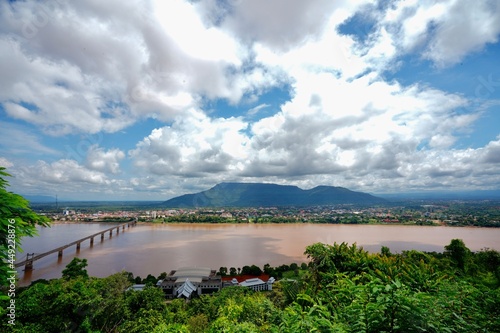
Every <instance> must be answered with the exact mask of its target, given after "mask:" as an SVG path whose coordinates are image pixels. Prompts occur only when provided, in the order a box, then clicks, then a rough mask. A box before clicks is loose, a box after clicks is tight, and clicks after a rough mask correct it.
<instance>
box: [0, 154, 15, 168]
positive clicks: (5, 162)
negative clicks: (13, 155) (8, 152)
mask: <svg viewBox="0 0 500 333" xmlns="http://www.w3.org/2000/svg"><path fill="white" fill-rule="evenodd" d="M0 166H3V167H4V168H10V167H13V166H14V163H12V162H11V161H9V160H8V159H6V158H5V157H0Z"/></svg>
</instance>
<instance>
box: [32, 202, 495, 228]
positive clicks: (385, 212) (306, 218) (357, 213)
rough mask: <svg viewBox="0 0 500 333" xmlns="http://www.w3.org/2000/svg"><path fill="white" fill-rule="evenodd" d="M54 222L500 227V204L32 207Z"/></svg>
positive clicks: (88, 205)
mask: <svg viewBox="0 0 500 333" xmlns="http://www.w3.org/2000/svg"><path fill="white" fill-rule="evenodd" d="M34 209H36V210H37V211H38V212H39V213H41V214H44V215H47V216H48V217H49V218H50V219H51V220H52V221H55V222H123V221H130V220H136V221H138V222H149V223H326V224H410V225H429V226H432V225H442V226H443V225H444V226H482V227H500V202H497V201H486V200H485V201H436V202H432V201H429V202H414V201H409V202H404V203H397V204H392V205H386V206H375V207H366V206H365V207H363V206H356V205H347V204H346V205H335V206H314V207H255V208H184V209H183V208H169V209H166V208H161V207H155V206H154V205H144V204H142V205H141V204H135V205H128V206H127V205H124V204H123V203H122V204H114V203H109V202H106V203H100V204H99V205H97V204H95V203H94V204H93V205H90V204H87V205H86V204H85V203H83V202H75V203H71V202H69V203H64V208H59V207H57V208H56V207H49V206H47V205H45V206H42V207H36V206H35V207H34Z"/></svg>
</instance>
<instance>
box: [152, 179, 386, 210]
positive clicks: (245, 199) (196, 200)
mask: <svg viewBox="0 0 500 333" xmlns="http://www.w3.org/2000/svg"><path fill="white" fill-rule="evenodd" d="M385 202H386V200H385V199H382V198H378V197H375V196H373V195H370V194H368V193H362V192H354V191H351V190H348V189H346V188H343V187H334V186H317V187H315V188H312V189H310V190H302V189H300V188H298V187H297V186H290V185H276V184H263V183H221V184H218V185H216V186H214V187H212V188H211V189H209V190H207V191H203V192H199V193H195V194H185V195H181V196H179V197H175V198H172V199H170V200H167V201H165V202H163V203H162V206H163V207H172V208H175V207H186V208H189V207H271V206H318V205H334V204H361V205H373V204H382V203H385Z"/></svg>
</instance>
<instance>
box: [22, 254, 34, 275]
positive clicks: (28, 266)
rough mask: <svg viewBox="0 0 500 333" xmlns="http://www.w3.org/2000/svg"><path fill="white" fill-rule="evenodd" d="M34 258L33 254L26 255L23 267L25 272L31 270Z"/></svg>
mask: <svg viewBox="0 0 500 333" xmlns="http://www.w3.org/2000/svg"><path fill="white" fill-rule="evenodd" d="M34 256H35V254H34V253H26V264H25V265H24V270H25V271H31V270H33V257H34Z"/></svg>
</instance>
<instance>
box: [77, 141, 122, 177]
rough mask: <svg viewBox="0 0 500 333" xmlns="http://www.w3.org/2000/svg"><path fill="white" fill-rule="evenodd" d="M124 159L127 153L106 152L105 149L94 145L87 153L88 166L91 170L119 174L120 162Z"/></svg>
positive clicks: (119, 151)
mask: <svg viewBox="0 0 500 333" xmlns="http://www.w3.org/2000/svg"><path fill="white" fill-rule="evenodd" d="M124 157H125V153H124V152H122V151H121V150H119V149H109V150H108V151H106V150H105V149H104V148H100V147H98V146H97V145H92V146H91V147H90V148H89V150H88V151H87V161H86V166H87V167H88V168H89V169H91V170H96V171H101V172H111V173H118V172H119V171H120V161H121V160H123V158H124Z"/></svg>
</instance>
